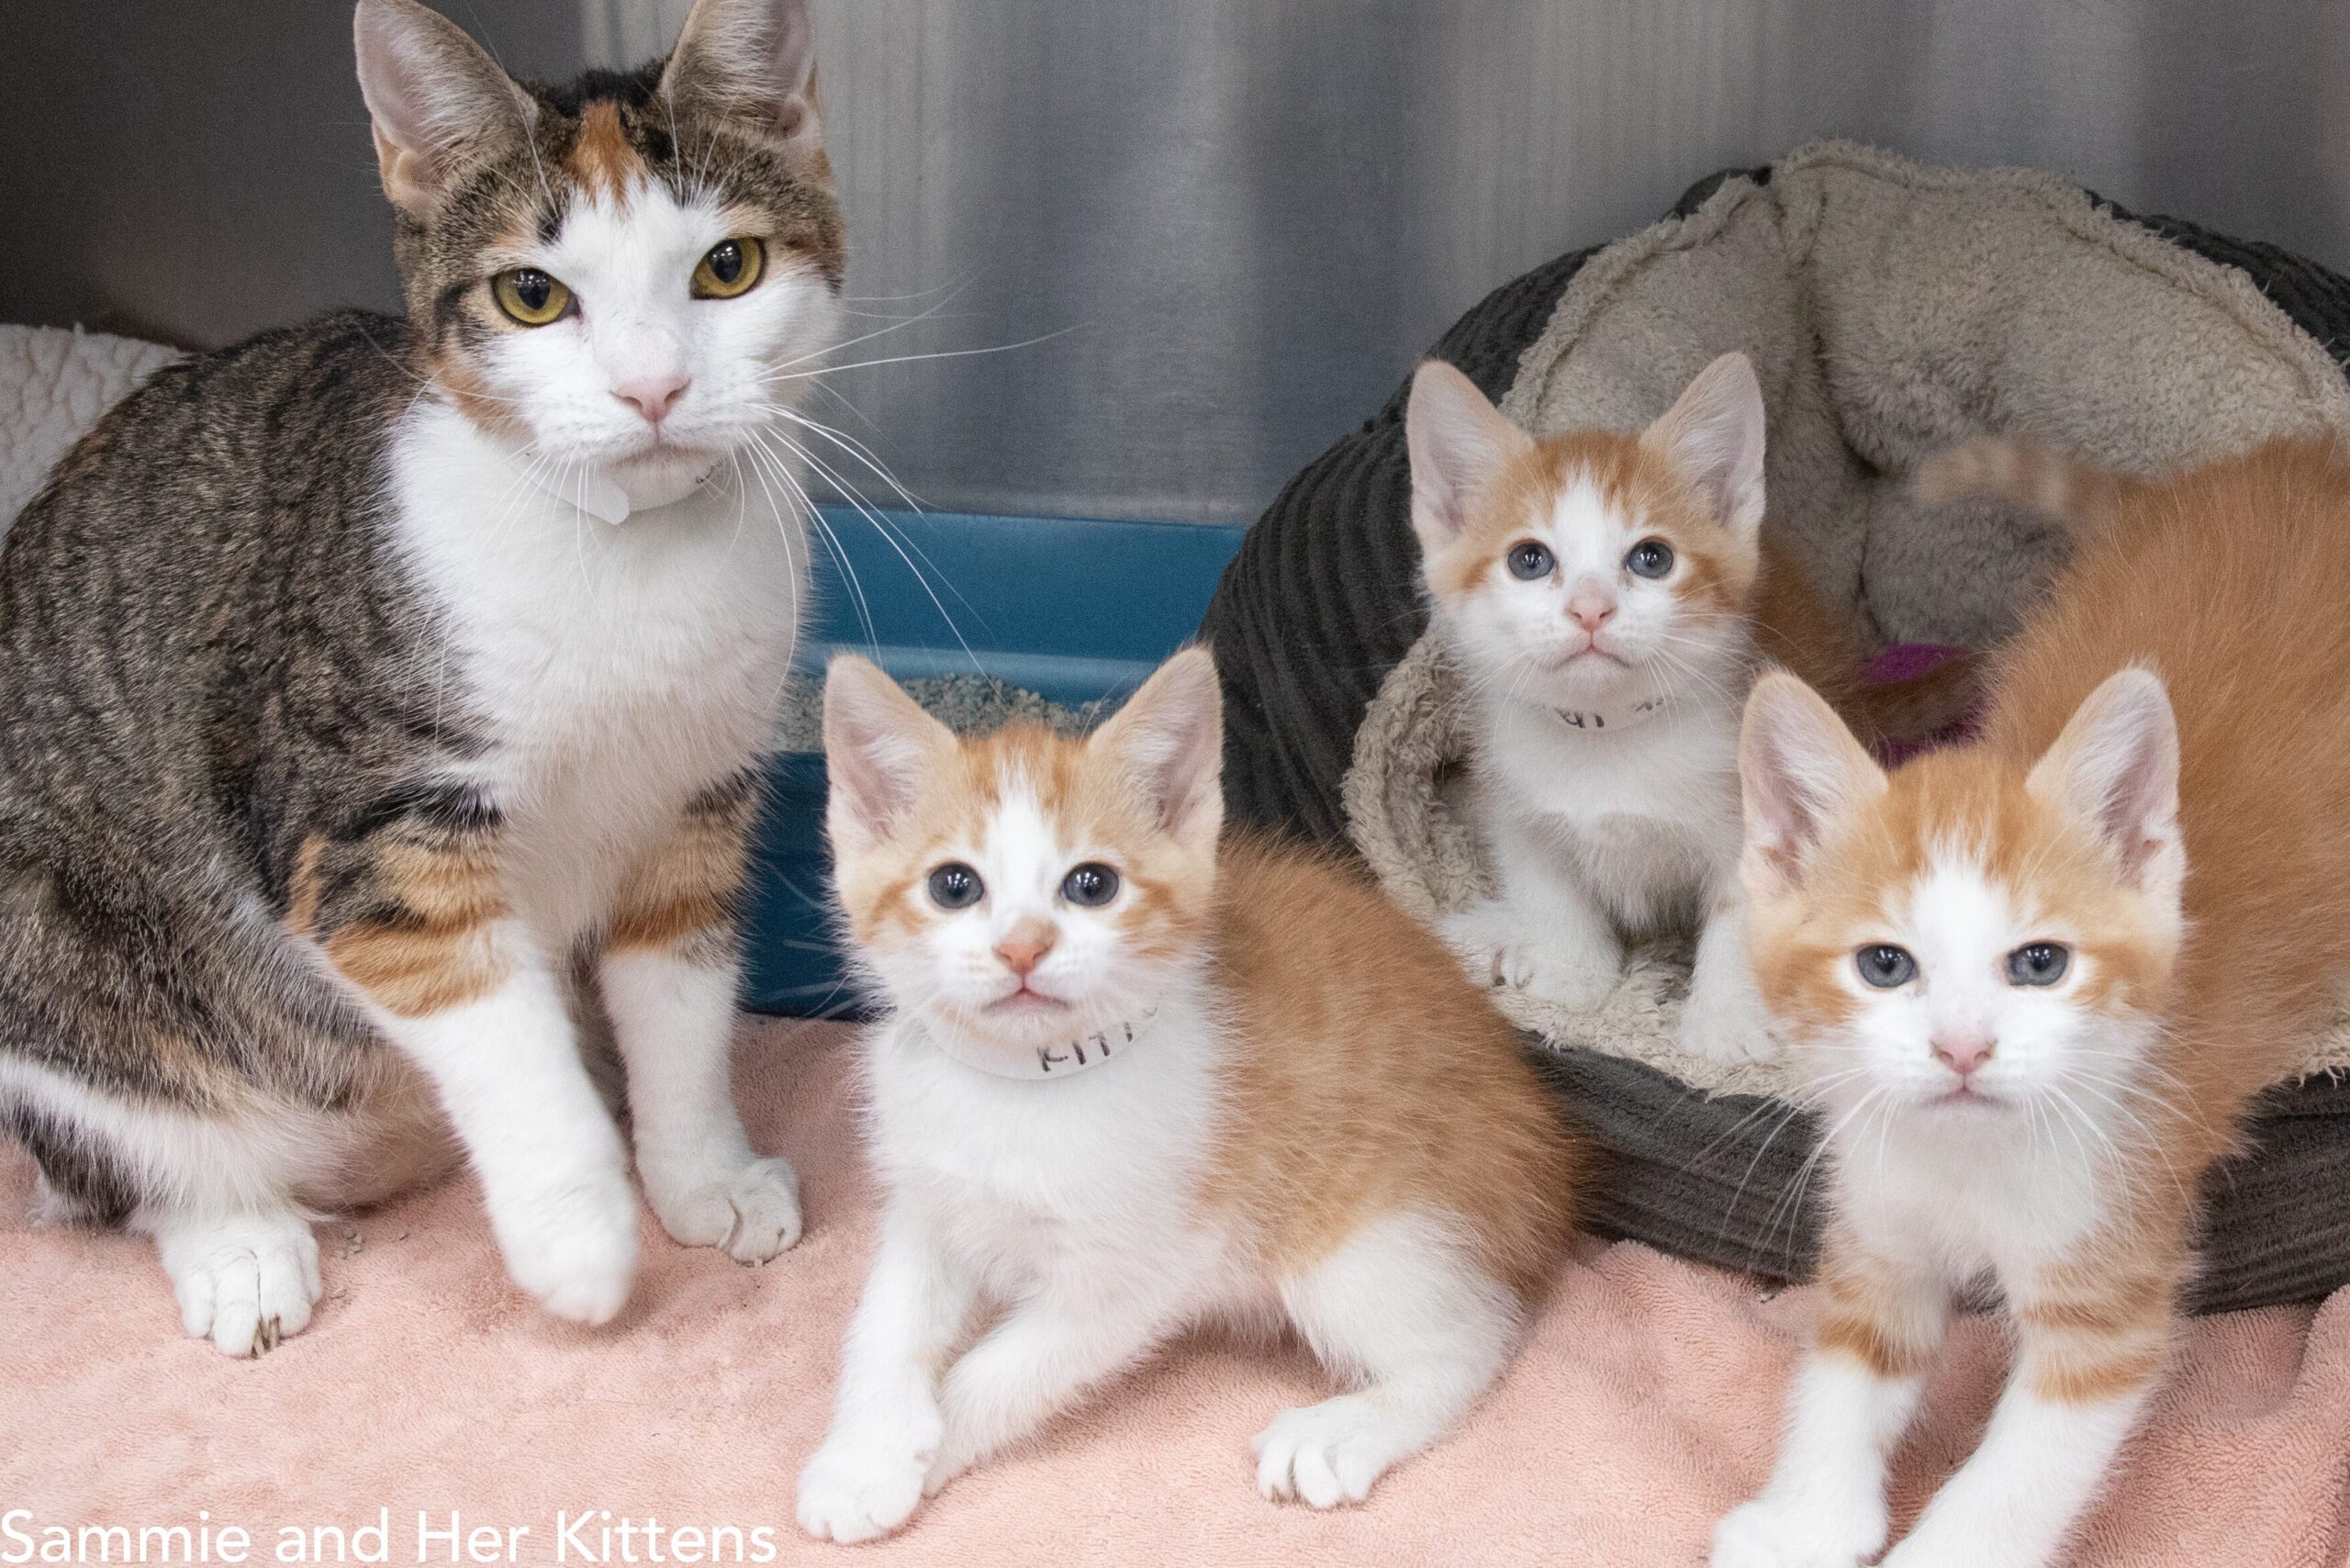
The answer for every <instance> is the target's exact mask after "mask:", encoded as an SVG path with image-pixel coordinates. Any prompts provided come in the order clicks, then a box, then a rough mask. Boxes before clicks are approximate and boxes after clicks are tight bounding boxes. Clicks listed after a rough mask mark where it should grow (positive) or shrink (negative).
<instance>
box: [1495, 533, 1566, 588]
mask: <svg viewBox="0 0 2350 1568" xmlns="http://www.w3.org/2000/svg"><path fill="white" fill-rule="evenodd" d="M1506 559H1507V560H1508V562H1509V575H1510V576H1511V577H1516V579H1517V580H1518V581H1519V582H1522V583H1530V582H1535V581H1537V580H1539V579H1540V578H1543V577H1549V576H1550V568H1551V567H1553V566H1557V565H1558V564H1559V558H1558V557H1557V556H1555V555H1553V554H1550V546H1549V545H1548V544H1544V543H1540V542H1539V541H1537V540H1532V539H1521V540H1519V541H1518V542H1517V543H1515V544H1513V545H1511V546H1510V547H1509V554H1508V556H1507V557H1506Z"/></svg>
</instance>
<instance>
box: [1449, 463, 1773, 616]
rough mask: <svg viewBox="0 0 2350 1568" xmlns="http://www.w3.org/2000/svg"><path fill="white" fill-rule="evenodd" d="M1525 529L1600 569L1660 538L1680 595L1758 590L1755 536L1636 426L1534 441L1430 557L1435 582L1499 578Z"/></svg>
mask: <svg viewBox="0 0 2350 1568" xmlns="http://www.w3.org/2000/svg"><path fill="white" fill-rule="evenodd" d="M1528 536H1533V537H1539V538H1540V539H1542V540H1543V541H1544V542H1545V543H1550V545H1551V546H1552V547H1553V548H1554V549H1555V550H1557V551H1558V553H1559V555H1560V559H1561V561H1564V562H1568V563H1569V564H1570V565H1582V566H1587V567H1591V568H1594V569H1596V567H1597V566H1600V565H1605V566H1608V567H1610V568H1612V567H1613V566H1614V565H1615V562H1616V559H1617V557H1618V556H1620V554H1621V553H1622V552H1621V549H1620V548H1618V547H1619V546H1622V545H1628V544H1630V543H1634V542H1635V541H1636V540H1639V539H1645V538H1650V537H1655V538H1660V539H1662V540H1664V541H1665V542H1666V543H1669V544H1670V545H1672V546H1673V550H1674V552H1675V553H1676V554H1678V555H1679V556H1680V557H1681V558H1682V560H1683V561H1684V562H1685V563H1687V566H1686V569H1685V570H1684V571H1683V572H1682V573H1681V574H1680V575H1678V576H1677V577H1675V578H1674V583H1673V588H1674V592H1675V593H1676V594H1677V595H1678V596H1679V597H1681V598H1682V599H1687V600H1691V601H1694V602H1700V603H1702V604H1704V605H1706V606H1707V607H1709V608H1714V609H1718V610H1724V611H1736V610H1742V609H1743V608H1744V607H1745V605H1746V603H1747V600H1748V599H1749V597H1750V596H1751V593H1752V591H1753V587H1754V580H1755V572H1756V561H1757V557H1756V553H1755V549H1754V546H1753V545H1752V544H1751V543H1746V542H1741V541H1740V540H1738V539H1737V538H1735V537H1733V536H1732V535H1731V533H1730V532H1729V530H1728V529H1726V528H1724V527H1723V526H1722V525H1721V523H1720V522H1719V521H1717V520H1716V519H1715V518H1714V517H1713V515H1712V514H1711V513H1710V512H1709V511H1708V510H1707V507H1706V505H1705V503H1704V500H1703V498H1701V497H1700V496H1699V495H1698V493H1697V491H1696V490H1695V487H1692V486H1691V485H1690V484H1689V482H1688V481H1687V480H1685V479H1684V478H1683V477H1682V476H1680V475H1679V474H1678V473H1677V472H1675V471H1674V469H1673V466H1672V465H1671V464H1669V463H1667V462H1665V461H1664V460H1663V459H1662V458H1661V457H1659V456H1658V455H1657V454H1655V453H1653V452H1651V451H1650V450H1649V449H1648V448H1646V447H1644V446H1643V445H1641V443H1640V441H1639V437H1637V436H1632V435H1625V434H1621V433H1619V432H1617V431H1570V432H1568V433H1567V434H1564V435H1558V436H1553V437H1551V438H1550V439H1549V440H1547V441H1544V442H1539V443H1538V444H1537V445H1536V446H1535V448H1534V449H1533V450H1532V451H1531V452H1529V453H1527V454H1525V455H1524V456H1523V457H1520V458H1519V459H1517V460H1516V462H1514V463H1512V464H1511V465H1509V466H1508V468H1506V469H1505V471H1504V472H1503V473H1502V475H1501V476H1500V477H1499V478H1498V479H1497V480H1495V481H1494V484H1493V486H1492V487H1491V489H1490V490H1489V492H1488V493H1487V494H1486V495H1485V496H1484V497H1483V498H1482V499H1481V500H1480V501H1479V503H1478V505H1477V507H1476V509H1475V511H1474V513H1473V514H1472V519H1471V521H1470V525H1469V526H1468V527H1467V528H1466V529H1465V530H1463V531H1462V532H1461V534H1460V537H1459V538H1458V539H1455V540H1454V541H1452V543H1450V544H1449V546H1448V547H1447V548H1446V549H1445V550H1444V551H1443V553H1442V554H1441V555H1440V556H1438V558H1436V559H1432V560H1430V561H1429V562H1427V583H1428V588H1429V590H1430V591H1431V592H1433V593H1434V594H1436V595H1437V596H1438V598H1439V599H1464V598H1468V597H1472V596H1473V595H1475V594H1476V593H1478V592H1479V591H1481V590H1482V589H1483V588H1485V587H1486V586H1487V585H1489V584H1491V583H1493V582H1494V581H1496V580H1497V577H1498V574H1500V573H1501V572H1502V570H1503V565H1502V563H1503V560H1504V558H1505V556H1506V555H1507V554H1508V553H1509V550H1510V548H1511V546H1512V545H1514V544H1515V543H1517V542H1518V541H1519V540H1521V539H1524V538H1527V537H1528ZM1583 556H1588V557H1589V559H1587V560H1584V559H1580V557H1583ZM1603 556H1604V557H1605V560H1604V561H1603V560H1602V559H1601V558H1602V557H1603Z"/></svg>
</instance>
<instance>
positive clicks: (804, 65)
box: [661, 0, 820, 148]
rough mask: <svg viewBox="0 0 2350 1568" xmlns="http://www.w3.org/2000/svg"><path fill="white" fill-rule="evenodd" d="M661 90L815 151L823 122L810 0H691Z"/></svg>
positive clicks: (695, 107) (690, 105) (699, 109)
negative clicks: (818, 101) (820, 120)
mask: <svg viewBox="0 0 2350 1568" xmlns="http://www.w3.org/2000/svg"><path fill="white" fill-rule="evenodd" d="M661 91H662V92H663V93H664V94H666V95H668V96H669V98H670V100H671V101H672V102H673V103H676V104H677V105H678V106H681V107H686V108H689V109H690V110H692V111H695V112H699V113H704V114H711V115H716V116H720V117H722V118H729V119H734V120H738V121H741V122H743V123H744V124H747V125H750V126H752V127H754V128H755V129H757V130H758V131H759V132H760V133H761V134H763V135H766V136H769V137H772V138H773V139H775V140H778V141H779V142H785V143H789V144H793V145H804V146H808V147H811V148H812V147H813V146H815V144H816V142H817V140H818V136H819V130H820V127H819V124H818V116H817V113H816V26H815V22H814V19H813V18H812V17H810V16H809V14H808V0H695V4H694V8H693V12H692V14H691V15H690V16H688V17H687V18H686V25H685V28H684V29H683V30H682V31H680V32H679V33H678V35H677V48H676V49H675V50H672V51H671V52H670V55H669V63H668V64H667V65H666V66H665V67H663V69H662V72H661Z"/></svg>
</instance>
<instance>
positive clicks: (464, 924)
mask: <svg viewBox="0 0 2350 1568" xmlns="http://www.w3.org/2000/svg"><path fill="white" fill-rule="evenodd" d="M360 820H361V821H362V822H363V823H365V824H366V825H365V827H364V829H363V831H362V832H361V833H360V834H357V835H355V836H352V837H348V838H329V837H324V836H321V837H316V838H313V839H311V840H309V841H308V843H307V844H306V845H305V846H304V849H303V853H302V860H301V866H300V869H299V870H298V871H297V874H296V876H295V878H294V881H293V886H292V890H291V907H290V908H289V910H288V913H287V924H288V926H289V927H290V928H292V929H293V930H294V931H295V932H296V933H297V935H306V936H308V937H309V938H310V939H311V940H313V941H315V942H316V943H317V944H318V945H319V948H320V950H321V951H322V952H323V953H324V955H325V957H326V958H327V961H328V962H329V963H330V964H331V965H332V966H333V968H334V969H336V970H337V971H338V972H339V973H340V974H341V976H342V978H343V979H344V980H346V981H347V982H348V983H349V984H350V985H351V986H352V987H353V990H354V991H356V992H357V993H358V995H359V996H360V997H361V998H362V999H363V1000H364V1002H365V1003H366V1004H367V1006H368V1009H369V1012H370V1014H371V1015H372V1016H373V1018H374V1021H375V1025H376V1026H377V1027H378V1028H379V1029H381V1030H382V1031H383V1033H384V1034H385V1035H386V1036H388V1037H389V1038H390V1039H391V1040H392V1041H393V1042H394V1043H395V1044H396V1045H397V1046H398V1047H400V1048H401V1049H402V1050H404V1051H406V1052H407V1053H408V1056H409V1057H411V1058H414V1059H415V1061H416V1062H417V1063H418V1065H419V1066H420V1067H421V1068H422V1069H423V1070H424V1072H425V1074H426V1075H427V1076H428V1077H429V1078H430V1079H431V1081H432V1083H433V1085H434V1087H435V1089H436V1090H437V1091H438V1092H439V1095H440V1100H441V1104H442V1109H443V1110H444V1111H445V1112H446V1113H447V1114H448V1116H449V1120H450V1122H451V1124H452V1125H453V1126H454V1127H455V1129H456V1133H457V1137H458V1141H459V1142H460V1143H462V1144H463V1145H464V1150H465V1154H466V1157H467V1159H469V1160H470V1161H471V1163H472V1165H473V1168H474V1170H475V1172H476V1174H477V1175H478V1176H479V1177H480V1179H481V1184H482V1195H483V1198H484V1200H485V1203H486V1204H487V1208H488V1211H489V1221H490V1228H491V1230H492V1232H493V1233H494V1234H495V1235H496V1236H497V1238H498V1249H499V1251H501V1252H502V1253H503V1254H504V1255H505V1258H506V1265H507V1268H508V1270H509V1271H510V1272H511V1273H512V1275H513V1277H514V1279H515V1282H517V1283H519V1284H520V1285H521V1286H522V1288H523V1289H525V1290H527V1291H529V1292H530V1293H531V1294H532V1295H535V1296H537V1297H538V1298H539V1300H540V1301H541V1302H543V1303H544V1304H545V1305H546V1307H547V1309H548V1310H549V1311H551V1312H554V1313H555V1314H557V1315H558V1316H564V1317H569V1318H574V1319H576V1320H578V1321H580V1322H584V1323H602V1322H605V1321H607V1320H609V1319H610V1317H612V1316H613V1315H615V1314H616V1313H618V1312H619V1311H620V1309H621V1305H622V1304H623V1303H625V1302H626V1301H627V1299H628V1293H629V1285H630V1282H631V1281H632V1278H633V1277H634V1275H635V1272H636V1255H637V1234H636V1233H637V1207H636V1193H635V1192H634V1190H633V1189H632V1187H631V1186H630V1185H629V1180H628V1163H627V1159H626V1157H625V1153H624V1151H623V1150H622V1148H621V1139H620V1130H619V1129H618V1128H617V1127H615V1126H613V1125H612V1119H611V1116H610V1114H608V1113H607V1112H606V1111H605V1109H604V1104H603V1101H602V1100H601V1099H600V1098H599V1096H598V1095H597V1092H596V1089H595V1085H594V1084H593V1083H592V1082H590V1081H589V1080H588V1070H587V1068H586V1067H585V1066H584V1065H583V1063H582V1062H581V1060H580V1056H579V1045H578V1040H577V1038H576V1032H575V1031H574V1029H573V1027H572V1023H571V1016H570V1013H569V1011H568V1009H567V1008H566V1006H565V991H564V987H563V984H562V982H561V980H559V979H558V978H557V975H556V973H555V970H554V968H553V967H552V966H551V965H550V964H549V962H548V961H547V958H546V957H545V955H543V954H542V953H541V952H540V951H539V950H538V946H537V944H536V943H535V942H534V941H533V940H532V936H531V935H530V933H529V932H528V931H527V930H526V929H525V928H524V926H523V924H522V923H521V922H520V921H519V920H518V919H516V918H515V916H514V915H513V913H511V911H510V909H509V906H508V903H507V899H506V893H505V889H504V885H503V882H502V880H501V879H500V875H499V868H498V860H499V857H498V848H499V845H498V838H499V833H500V822H499V818H498V812H497V810H496V808H495V807H494V806H492V805H490V804H489V803H487V801H483V800H481V799H480V798H479V797H477V796H476V795H475V794H474V793H473V792H472V791H470V790H464V789H462V788H458V787H450V788H446V789H431V790H406V791H403V792H402V793H401V794H399V795H398V796H397V797H395V799H394V800H393V801H389V802H386V806H385V808H384V809H382V810H379V811H376V812H367V813H364V814H362V816H361V818H360Z"/></svg>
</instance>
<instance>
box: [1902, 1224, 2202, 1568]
mask: <svg viewBox="0 0 2350 1568" xmlns="http://www.w3.org/2000/svg"><path fill="white" fill-rule="evenodd" d="M2047 1283H2048V1282H2040V1283H2039V1284H2038V1285H2035V1286H2029V1287H2025V1288H2024V1289H2022V1290H2020V1291H2015V1292H2014V1293H2013V1299H2012V1301H2011V1305H2013V1307H2014V1309H2015V1314H2016V1323H2017V1329H2018V1352H2019V1353H2018V1355H2017V1357H2016V1366H2015V1372H2014V1373H2013V1375H2012V1376H2011V1377H2010V1379H2009V1383H2008V1387H2007V1391H2006V1392H2005V1393H2004V1394H2001V1395H2000V1397H1999V1404H1998V1407H1997V1409H1995V1410H1994V1411H1993V1412H1992V1414H1991V1424H1990V1426H1989V1428H1987V1429H1986V1431H1985V1432H1984V1434H1983V1442H1982V1445H1981V1446H1980V1447H1978V1448H1977V1449H1976V1450H1975V1453H1974V1455H1973V1457H1971V1458H1969V1459H1968V1460H1967V1462H1965V1463H1964V1464H1963V1465H1961V1466H1960V1467H1959V1470H1958V1473H1957V1474H1955V1475H1953V1476H1952V1477H1951V1478H1950V1479H1949V1480H1948V1481H1947V1482H1944V1483H1943V1484H1942V1490H1941V1491H1939V1492H1937V1493H1935V1494H1934V1496H1933V1500H1932V1501H1931V1502H1930V1503H1928V1504H1927V1505H1926V1510H1925V1512H1924V1513H1922V1514H1920V1515H1919V1518H1918V1523H1917V1527H1916V1528H1915V1529H1912V1530H1911V1531H1910V1532H1909V1533H1908V1535H1907V1536H1906V1537H1904V1538H1903V1539H1902V1540H1900V1541H1899V1542H1898V1543H1897V1544H1896V1545H1895V1547H1894V1549H1893V1550H1892V1551H1889V1552H1887V1553H1886V1556H1885V1568H1961V1565H1970V1568H1971V1565H1973V1564H1976V1563H1985V1562H1997V1563H2000V1564H2003V1565H2005V1568H2042V1564H2045V1563H2049V1562H2054V1561H2055V1560H2056V1558H2057V1555H2058V1551H2059V1549H2060V1548H2061V1547H2062V1546H2063V1545H2064V1541H2065V1533H2066V1532H2067V1531H2068V1530H2070V1529H2072V1526H2073V1522H2074V1520H2075V1519H2076V1518H2079V1516H2080V1514H2081V1512H2082V1510H2083V1509H2085V1508H2086V1507H2087V1506H2088V1504H2089V1502H2090V1500H2091V1499H2092V1498H2094V1497H2095V1496H2096V1495H2097V1491H2098V1487H2099V1486H2100V1485H2101V1484H2103V1483H2104V1480H2105V1477H2106V1473H2107V1472H2108V1471H2109V1470H2110V1469H2111V1468H2112V1465H2113V1459H2114V1455H2115V1454H2116V1453H2117V1452H2118V1451H2119V1450H2120V1449H2121V1444H2122V1440H2123V1439H2125V1438H2127V1437H2128V1436H2129V1435H2130V1429H2131V1428H2132V1427H2133V1426H2134V1425H2136V1423H2137V1419H2138V1415H2139V1412H2140V1411H2141V1410H2142V1409H2143V1408H2144V1406H2145V1403H2146V1399H2147V1396H2148V1395H2149V1394H2152V1393H2153V1391H2154V1381H2155V1378H2156V1376H2157V1375H2158V1373H2159V1372H2160V1371H2161V1369H2162V1364H2163V1354H2164V1350H2165V1345H2166V1343H2167V1339H2168V1335H2169V1324H2170V1298H2171V1293H2170V1289H2169V1286H2168V1285H2167V1283H2166V1282H2165V1281H2163V1280H2162V1279H2160V1278H2159V1277H2155V1276H2153V1275H2139V1274H2136V1273H2135V1272H2134V1271H2130V1270H2126V1269H2124V1270H2117V1271H2111V1272H2110V1273H2105V1274H2101V1275H2100V1277H2098V1278H2097V1279H2096V1280H2095V1281H2094V1282H2087V1281H2084V1280H2080V1279H2076V1280H2074V1281H2072V1282H2070V1283H2069V1284H2067V1285H2063V1286H2058V1287H2057V1288H2055V1289H2053V1290H2052V1289H2049V1288H2047Z"/></svg>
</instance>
